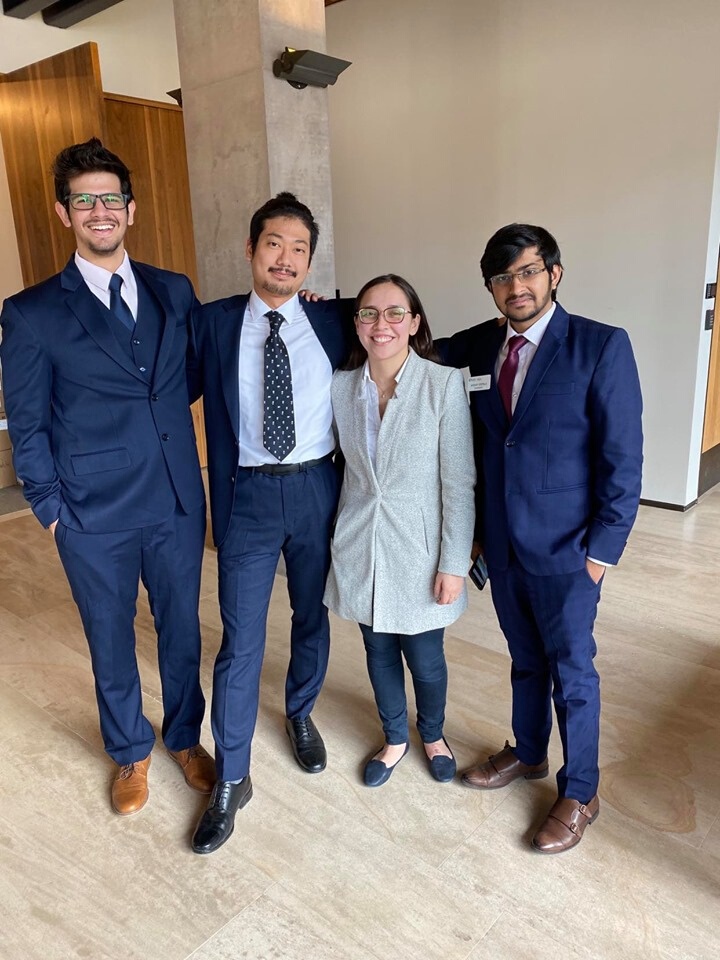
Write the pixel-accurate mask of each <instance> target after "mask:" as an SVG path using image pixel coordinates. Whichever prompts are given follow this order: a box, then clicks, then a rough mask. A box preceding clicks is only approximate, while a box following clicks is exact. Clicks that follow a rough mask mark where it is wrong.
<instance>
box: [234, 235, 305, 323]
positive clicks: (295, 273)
mask: <svg viewBox="0 0 720 960" xmlns="http://www.w3.org/2000/svg"><path fill="white" fill-rule="evenodd" d="M245 255H246V257H247V259H248V260H249V261H250V267H251V269H252V275H253V287H254V288H255V292H256V293H257V294H258V296H260V297H262V299H263V301H264V302H265V303H267V305H268V306H270V307H279V306H280V305H281V304H283V303H285V301H286V300H289V299H290V298H291V297H293V296H295V294H296V293H297V292H298V290H300V289H301V288H302V286H303V284H304V283H305V278H306V277H307V275H308V273H309V271H310V231H309V230H308V228H307V227H306V226H305V224H304V223H303V222H302V220H298V219H297V218H296V217H271V218H270V219H269V220H266V221H265V226H264V227H263V229H262V232H261V233H260V236H259V237H258V241H257V243H256V245H255V249H254V250H253V248H252V243H251V241H250V240H248V242H247V247H246V251H245Z"/></svg>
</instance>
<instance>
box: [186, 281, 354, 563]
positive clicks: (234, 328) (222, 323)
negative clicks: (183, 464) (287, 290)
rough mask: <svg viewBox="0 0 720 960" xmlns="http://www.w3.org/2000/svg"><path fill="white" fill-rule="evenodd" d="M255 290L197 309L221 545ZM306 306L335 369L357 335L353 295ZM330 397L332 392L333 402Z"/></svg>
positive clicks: (198, 381)
mask: <svg viewBox="0 0 720 960" xmlns="http://www.w3.org/2000/svg"><path fill="white" fill-rule="evenodd" d="M249 296H250V295H249V294H240V295H238V296H235V297H228V298H226V299H223V300H215V301H214V302H212V303H208V304H206V305H205V306H203V307H201V308H200V309H199V311H198V313H197V315H196V317H197V322H196V337H195V341H196V347H197V362H196V363H195V364H193V365H191V366H190V367H189V369H190V374H189V378H190V392H191V395H192V396H193V398H196V397H198V396H199V395H200V393H202V395H203V406H204V410H205V436H206V440H207V449H208V476H209V481H210V513H211V517H212V530H213V539H214V541H215V543H216V544H217V545H218V546H219V545H220V544H221V543H222V541H223V540H224V539H225V536H226V534H227V531H228V527H229V525H230V517H231V515H232V508H233V500H234V496H235V477H236V474H237V470H238V436H239V421H240V398H239V393H238V358H239V351H240V332H241V330H242V325H243V321H244V319H245V310H246V308H247V304H248V299H249ZM302 307H303V309H304V311H305V313H306V314H307V317H308V319H309V321H310V323H311V325H312V328H313V330H314V331H315V333H316V335H317V338H318V340H319V341H320V343H321V344H322V347H323V349H324V350H325V353H326V354H327V355H328V358H329V360H330V364H331V366H332V369H333V370H337V368H338V367H340V366H342V364H343V363H344V362H345V360H346V359H347V356H348V353H349V349H350V342H351V339H350V338H351V335H352V330H353V326H352V310H353V301H352V300H320V301H318V302H317V303H308V302H307V301H305V300H303V301H302ZM329 402H330V398H329V397H328V403H329Z"/></svg>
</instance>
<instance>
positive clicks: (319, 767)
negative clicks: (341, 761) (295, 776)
mask: <svg viewBox="0 0 720 960" xmlns="http://www.w3.org/2000/svg"><path fill="white" fill-rule="evenodd" d="M285 729H286V730H287V735H288V736H289V737H290V743H291V744H292V748H293V753H294V754H295V759H296V760H297V762H298V763H299V764H300V766H301V767H302V768H303V770H304V771H305V772H306V773H322V771H323V770H324V769H325V767H326V766H327V753H326V751H325V744H324V743H323V738H322V737H321V736H320V734H319V733H318V728H317V727H316V726H315V724H314V723H313V722H312V719H311V718H310V717H305V719H304V720H300V719H299V718H298V717H296V718H295V719H294V720H291V719H290V718H289V717H288V718H287V719H286V720H285Z"/></svg>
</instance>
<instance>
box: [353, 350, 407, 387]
mask: <svg viewBox="0 0 720 960" xmlns="http://www.w3.org/2000/svg"><path fill="white" fill-rule="evenodd" d="M411 353H412V350H410V351H408V355H407V357H406V358H405V363H404V364H403V365H402V366H401V367H400V369H399V370H398V372H397V373H396V374H395V383H400V377H401V376H402V375H403V373H404V372H405V367H407V365H408V360H409V359H410V354H411ZM362 378H363V381H364V382H365V383H367V382H368V381H369V380H372V378H371V376H370V364H369V363H368V361H367V360H366V361H365V363H364V364H363V368H362ZM372 382H373V383H374V381H372Z"/></svg>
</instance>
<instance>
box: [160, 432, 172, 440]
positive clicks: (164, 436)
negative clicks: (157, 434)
mask: <svg viewBox="0 0 720 960" xmlns="http://www.w3.org/2000/svg"><path fill="white" fill-rule="evenodd" d="M162 438H163V440H169V439H170V434H169V433H164V434H163V435H162Z"/></svg>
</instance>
